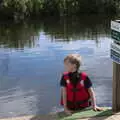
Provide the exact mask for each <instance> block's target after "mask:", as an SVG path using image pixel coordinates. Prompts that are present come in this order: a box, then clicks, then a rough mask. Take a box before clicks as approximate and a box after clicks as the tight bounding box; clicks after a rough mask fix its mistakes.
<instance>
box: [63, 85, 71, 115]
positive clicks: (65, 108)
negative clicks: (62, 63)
mask: <svg viewBox="0 0 120 120" xmlns="http://www.w3.org/2000/svg"><path fill="white" fill-rule="evenodd" d="M61 95H62V99H63V106H64V111H65V112H66V114H68V115H71V114H72V111H70V110H69V109H68V108H67V97H66V88H65V87H62V88H61Z"/></svg>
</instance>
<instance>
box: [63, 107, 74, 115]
mask: <svg viewBox="0 0 120 120" xmlns="http://www.w3.org/2000/svg"><path fill="white" fill-rule="evenodd" d="M64 111H65V113H66V114H67V115H72V111H71V110H69V109H68V108H64Z"/></svg>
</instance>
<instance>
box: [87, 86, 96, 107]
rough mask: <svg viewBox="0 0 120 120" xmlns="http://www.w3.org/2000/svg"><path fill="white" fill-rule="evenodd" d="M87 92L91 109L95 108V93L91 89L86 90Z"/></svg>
mask: <svg viewBox="0 0 120 120" xmlns="http://www.w3.org/2000/svg"><path fill="white" fill-rule="evenodd" d="M88 92H89V94H90V97H91V99H92V106H93V108H94V107H96V97H95V92H94V90H93V88H92V87H90V88H88Z"/></svg>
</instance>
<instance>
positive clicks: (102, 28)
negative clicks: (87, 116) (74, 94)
mask: <svg viewBox="0 0 120 120" xmlns="http://www.w3.org/2000/svg"><path fill="white" fill-rule="evenodd" d="M110 21H111V18H110V17H107V16H81V17H79V18H66V19H60V20H58V19H52V20H51V19H47V20H37V21H35V20H34V21H30V22H27V23H22V24H21V23H17V24H15V23H3V22H1V24H0V117H10V116H12V117H14V116H20V115H30V114H48V113H50V112H54V111H57V110H59V109H61V107H60V105H59V99H60V92H59V89H60V86H59V82H60V77H61V74H62V72H63V71H64V66H63V59H64V57H65V56H66V55H67V54H69V53H79V54H80V55H81V56H82V58H83V63H82V67H81V70H84V71H86V72H87V74H88V75H89V77H90V78H91V80H92V82H93V87H94V89H95V92H96V97H97V103H98V105H100V106H111V103H112V61H111V59H110V43H111V36H110Z"/></svg>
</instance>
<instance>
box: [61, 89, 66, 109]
mask: <svg viewBox="0 0 120 120" xmlns="http://www.w3.org/2000/svg"><path fill="white" fill-rule="evenodd" d="M61 94H62V98H63V105H64V108H66V107H67V98H66V88H65V87H61Z"/></svg>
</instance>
